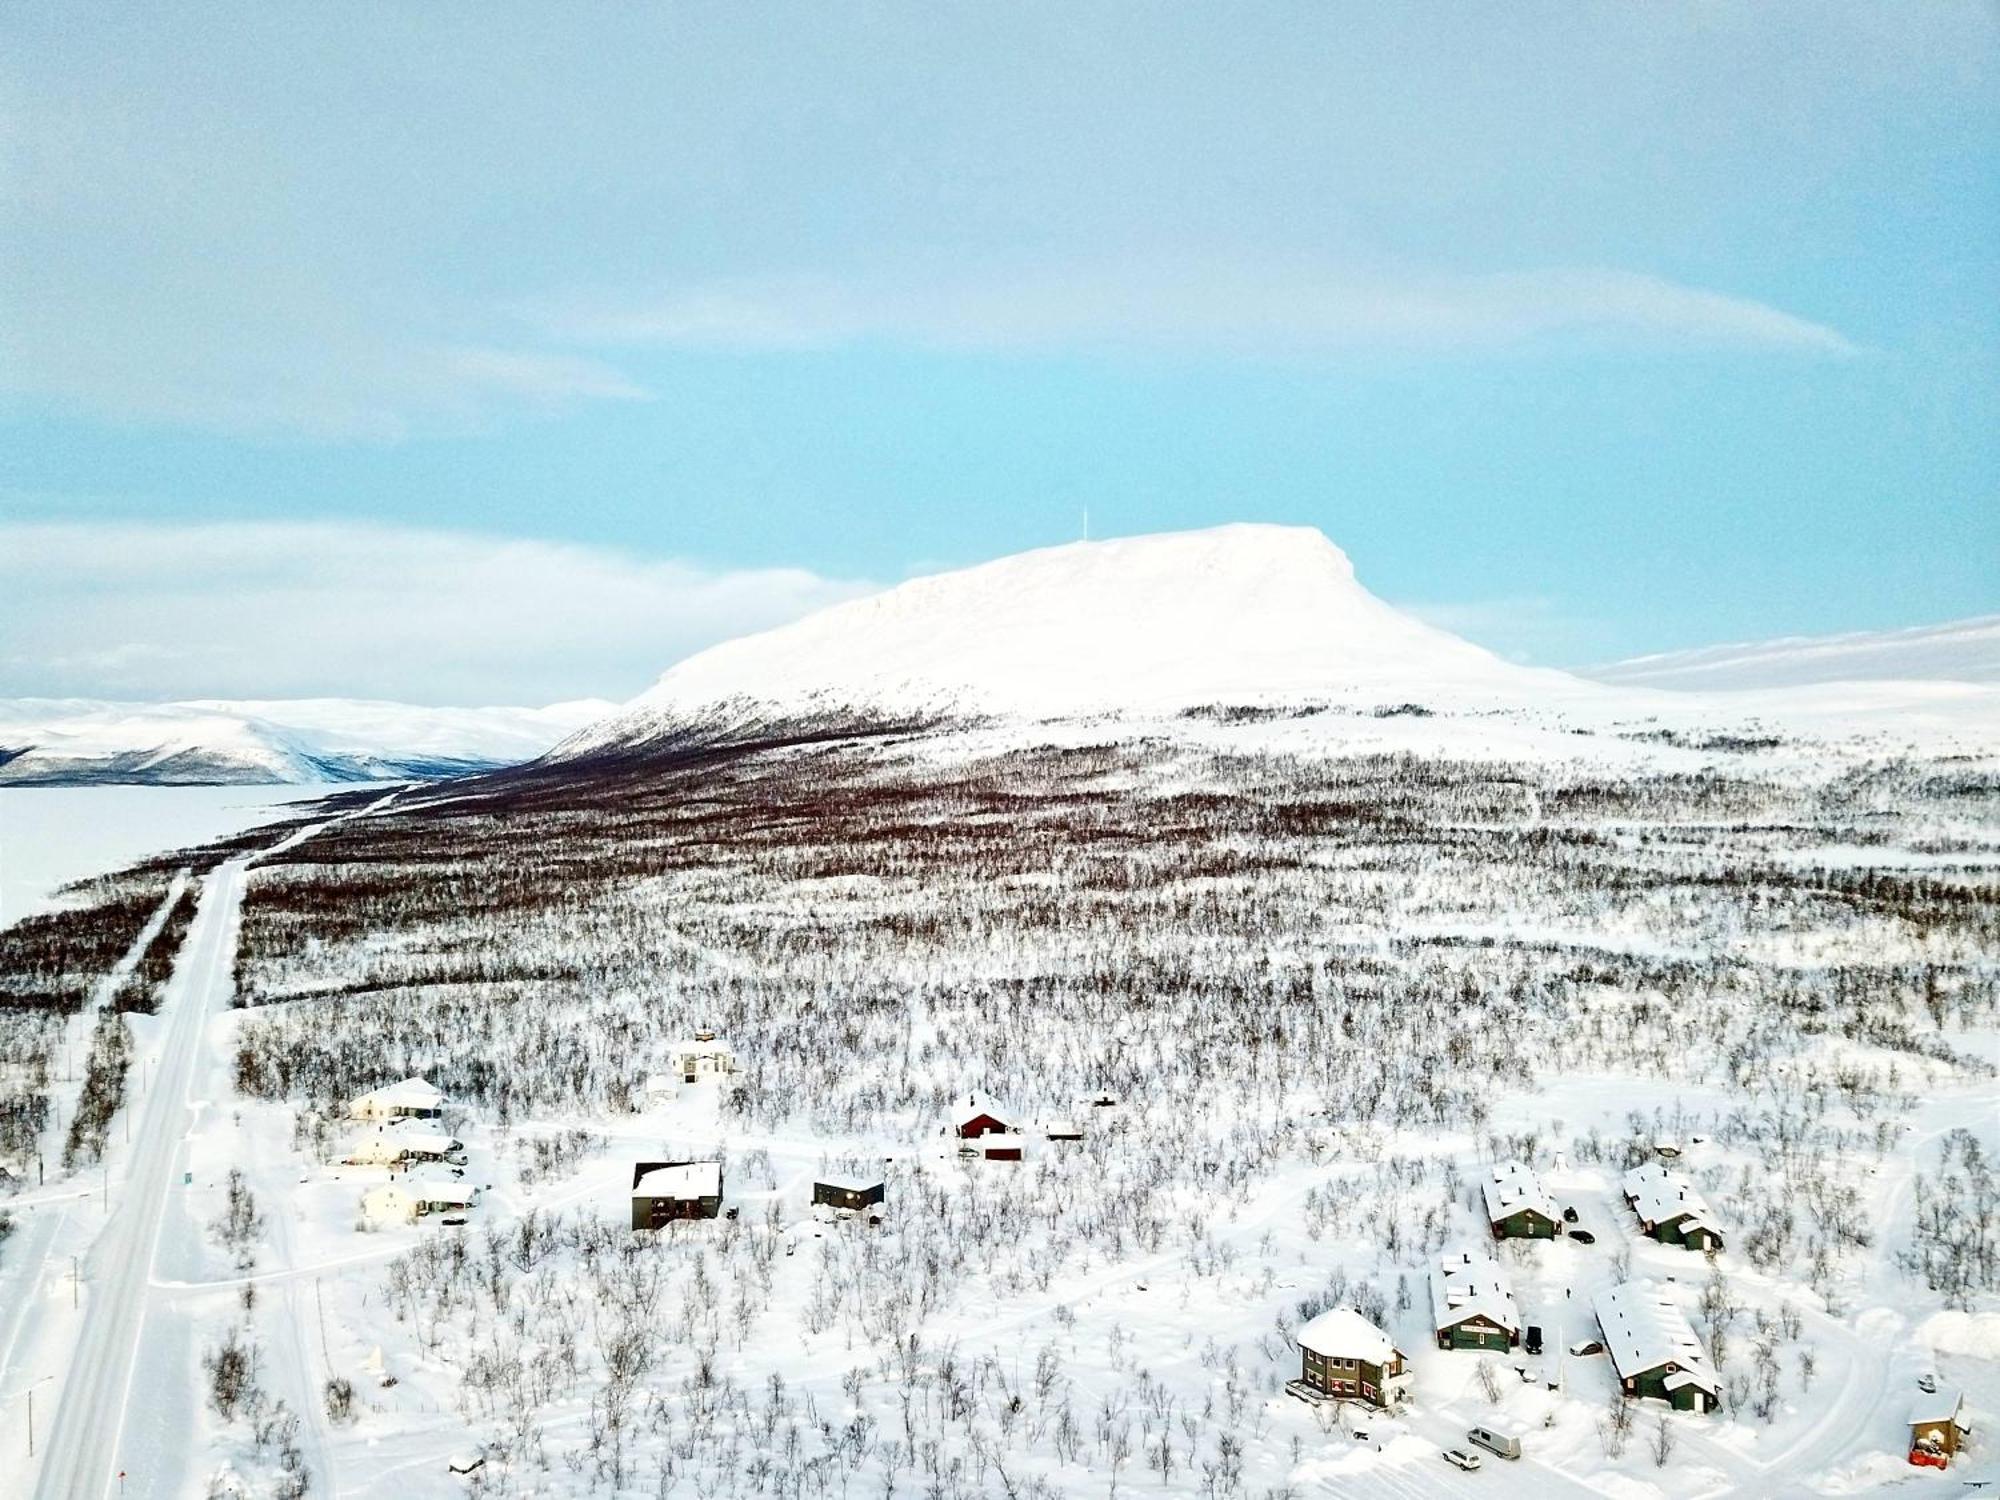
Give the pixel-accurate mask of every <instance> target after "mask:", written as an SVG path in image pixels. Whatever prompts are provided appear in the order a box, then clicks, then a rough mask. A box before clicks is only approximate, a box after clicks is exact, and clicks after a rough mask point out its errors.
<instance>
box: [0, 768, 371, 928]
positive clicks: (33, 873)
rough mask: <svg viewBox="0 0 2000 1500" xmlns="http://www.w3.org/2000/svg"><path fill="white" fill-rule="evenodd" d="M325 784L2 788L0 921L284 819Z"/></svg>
mask: <svg viewBox="0 0 2000 1500" xmlns="http://www.w3.org/2000/svg"><path fill="white" fill-rule="evenodd" d="M331 790H334V789H333V788H331V787H314V786H176V787H148V786H85V787H6V788H0V926H5V925H6V924H7V923H9V922H17V921H19V920H20V919H21V918H22V917H25V916H27V915H28V914H29V913H30V912H33V911H37V910H39V909H41V908H42V907H44V906H45V905H46V904H47V902H48V900H49V898H50V897H51V896H52V895H54V894H55V892H56V891H57V890H59V889H60V888H61V887H63V886H65V885H68V884H70V883H71V882H72V881H77V880H87V879H89V878H90V877H91V876H93V875H104V874H109V873H110V872H111V871H113V870H119V869H123V868H124V867H125V866H127V865H129V864H133V863H135V862H136V861H138V860H141V859H145V858H147V857H148V856H150V855H155V854H163V853H166V852H167V851H168V850H172V849H182V848H186V847H188V846H190V845H194V844H202V843H206V842H208V841H209V840H211V839H217V838H222V837H224V836H226V835H228V834H232V833H236V832H239V831H241V830H242V829H245V828H250V827H253V826H255V825H256V824H258V823H263V822H268V821H270V820H271V819H273V818H280V817H283V816H285V814H286V810H287V807H288V805H289V804H292V803H296V802H304V801H311V800H312V799H314V798H316V797H318V796H319V795H321V794H322V793H323V792H327V791H331Z"/></svg>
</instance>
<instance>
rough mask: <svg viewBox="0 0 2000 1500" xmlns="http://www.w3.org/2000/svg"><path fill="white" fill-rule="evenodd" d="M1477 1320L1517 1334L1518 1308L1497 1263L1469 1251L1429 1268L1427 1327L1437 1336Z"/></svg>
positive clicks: (1519, 1311) (1449, 1257)
mask: <svg viewBox="0 0 2000 1500" xmlns="http://www.w3.org/2000/svg"><path fill="white" fill-rule="evenodd" d="M1479 1317H1483V1318H1486V1319H1488V1320H1490V1321H1491V1322H1493V1323H1496V1324H1498V1325H1499V1326H1500V1327H1502V1328H1504V1329H1506V1330H1507V1331H1508V1332H1509V1333H1519V1332H1520V1331H1521V1309H1520V1306H1519V1305H1518V1304H1517V1303H1516V1302H1515V1301H1514V1290H1513V1288H1512V1287H1510V1286H1509V1285H1508V1284H1507V1278H1506V1276H1505V1275H1503V1274H1502V1272H1501V1270H1500V1267H1499V1265H1498V1263H1496V1262H1495V1261H1493V1260H1491V1259H1489V1258H1488V1257H1486V1256H1484V1255H1475V1254H1473V1253H1472V1252H1471V1251H1469V1250H1467V1251H1458V1252H1456V1253H1454V1254H1451V1255H1447V1256H1445V1257H1444V1258H1443V1259H1441V1260H1440V1261H1439V1262H1438V1263H1437V1264H1436V1265H1435V1266H1433V1267H1431V1326H1432V1327H1434V1328H1436V1329H1437V1330H1438V1331H1439V1332H1440V1333H1441V1332H1443V1331H1444V1330H1445V1329H1447V1328H1456V1327H1457V1326H1458V1325H1459V1324H1460V1323H1463V1322H1465V1321H1466V1319H1468V1318H1479Z"/></svg>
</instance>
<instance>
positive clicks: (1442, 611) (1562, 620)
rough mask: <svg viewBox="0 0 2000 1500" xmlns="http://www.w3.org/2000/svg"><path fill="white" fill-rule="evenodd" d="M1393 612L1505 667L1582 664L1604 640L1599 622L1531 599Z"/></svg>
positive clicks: (1411, 607) (1402, 604)
mask: <svg viewBox="0 0 2000 1500" xmlns="http://www.w3.org/2000/svg"><path fill="white" fill-rule="evenodd" d="M1398 607H1399V608H1402V609H1406V610H1408V611H1409V612H1410V613H1411V614H1413V615H1415V616H1416V617H1417V618H1418V619H1420V620H1423V621H1425V622H1426V623H1428V624H1431V625H1435V626H1437V628H1438V629H1440V630H1448V631H1450V632H1451V633H1452V634H1453V635H1459V636H1464V637H1465V638H1466V639H1467V640H1469V641H1473V642H1475V643H1476V644H1478V645H1481V646H1484V647H1485V648H1486V649H1487V650H1489V651H1492V652H1494V653H1496V654H1497V655H1500V656H1504V657H1506V658H1507V659H1508V660H1509V661H1518V662H1525V663H1531V664H1534V665H1538V666H1551V665H1559V664H1564V663H1569V662H1574V661H1577V660H1580V659H1583V658H1585V657H1587V656H1588V655H1589V654H1590V652H1591V651H1592V650H1593V649H1595V644H1596V643H1597V642H1599V641H1601V640H1602V639H1603V638H1604V625H1603V622H1602V621H1598V620H1591V619H1587V618H1585V617H1584V616H1582V615H1579V614H1577V613H1575V612H1574V611H1572V610H1571V609H1570V608H1568V607H1567V606H1565V605H1563V604H1561V603H1559V602H1558V601H1556V600H1554V599H1549V598H1545V597H1542V596H1540V595H1536V594H1509V595H1501V596H1498V597H1495V598H1491V599H1461V600H1455V601H1448V602H1439V603H1415V604H1412V603H1408V602H1405V601H1398Z"/></svg>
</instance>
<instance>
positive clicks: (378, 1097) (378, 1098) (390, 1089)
mask: <svg viewBox="0 0 2000 1500" xmlns="http://www.w3.org/2000/svg"><path fill="white" fill-rule="evenodd" d="M347 1113H348V1115H349V1117H350V1118H352V1119H356V1120H435V1119H436V1118H437V1117H438V1116H439V1115H441V1114H443V1113H444V1095H443V1094H442V1093H440V1092H439V1091H438V1090H437V1089H436V1088H434V1087H432V1086H431V1085H430V1084H429V1083H427V1082H425V1081H424V1080H423V1079H421V1078H405V1079H404V1080H403V1081H402V1082H401V1083H391V1084H387V1085H385V1086H384V1087H382V1088H379V1089H374V1090H371V1091H370V1092H368V1093H366V1094H362V1095H360V1096H359V1097H358V1098H355V1099H353V1100H350V1101H349V1103H348V1106H347Z"/></svg>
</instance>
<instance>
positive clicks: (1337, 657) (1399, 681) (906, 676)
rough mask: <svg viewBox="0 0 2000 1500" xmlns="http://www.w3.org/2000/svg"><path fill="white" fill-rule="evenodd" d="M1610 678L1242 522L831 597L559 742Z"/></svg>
mask: <svg viewBox="0 0 2000 1500" xmlns="http://www.w3.org/2000/svg"><path fill="white" fill-rule="evenodd" d="M1605 692H1606V690H1605V689H1603V688H1600V687H1596V686H1594V685H1592V684H1588V683H1585V682H1582V681H1580V680H1579V679H1577V678H1574V677H1570V676H1568V675H1566V674H1564V673H1560V672H1551V671H1543V670H1537V669H1533V668H1527V667H1521V666H1516V665H1513V664H1511V663H1509V662H1506V661H1503V660H1501V659H1500V658H1499V657H1497V656H1494V655H1493V654H1492V653H1491V652H1488V651H1486V650H1484V649H1482V648H1480V647H1478V646H1475V645H1473V644H1471V643H1470V642H1468V641H1464V640H1461V639H1459V638H1458V637H1457V636H1453V635H1450V634H1448V633H1446V632H1444V631H1442V630H1439V629H1436V628H1435V627H1433V626H1430V625H1426V624H1424V623H1423V622H1422V621H1420V620H1417V619H1415V618H1414V617H1412V616H1410V615H1407V614H1405V613H1403V612H1402V611H1400V610H1397V609H1395V608H1393V607H1391V606H1390V605H1388V604H1385V603H1383V601H1382V600H1380V599H1378V598H1376V597H1375V596H1374V595H1373V594H1371V593H1369V592H1368V590H1366V589H1365V588H1363V587H1362V586H1361V584H1360V583H1359V582H1357V581H1356V579H1355V576H1354V569H1353V567H1352V565H1351V564H1350V563H1349V562H1348V560H1347V557H1346V555H1345V554H1344V553H1342V552H1341V550H1340V549H1339V548H1338V547H1336V546H1334V544H1333V543H1332V542H1330V541H1328V540H1327V539H1326V537H1325V536H1323V535H1321V534H1320V533H1319V532H1318V531H1315V530H1312V529H1310V528H1302V527H1285V526H1257V525H1239V526H1225V527H1220V528H1217V529H1215V530H1211V531H1195V532H1177V533H1169V534H1165V535H1158V536H1143V537H1132V538H1128V539H1124V540H1119V541H1103V542H1076V543H1071V544H1069V545H1067V546H1061V547H1050V548H1046V549H1044V550H1041V551H1036V552H1026V553H1022V554H1019V555H1017V556H1013V557H1005V558H1001V559H1000V560H998V561H996V562H990V563H985V564H983V565H980V566H978V567H972V568H966V569H963V570H961V571H958V572H952V573H941V574H937V575H935V576H931V577H926V578H918V579H914V580H912V581H911V582H909V583H905V584H902V585H901V586H899V587H897V588H893V589H890V590H888V591H886V592H884V593H881V594H877V595H874V596H872V597H869V598H866V599H859V600H855V601H852V602H850V603H846V604H840V605H835V606H834V607H832V608H830V609H826V610H822V611H821V612H819V613H818V614H815V615H811V616H809V617H808V618H806V619H804V620H801V621H799V622H797V623H796V624H792V625H787V626H783V627H781V628H779V629H776V630H770V631H765V632H763V633H762V634H759V635H752V636H747V637H744V638H743V639H741V640H735V641H730V642H727V643H725V644H723V645H720V646H717V647H714V648H713V649H711V650H708V651H704V652H702V653H700V654H699V655H696V656H693V657H690V658H688V659H687V660H686V661H683V662H681V663H680V664H679V665H677V666H675V667H674V668H673V669H672V670H670V671H669V672H667V674H666V675H665V676H663V677H662V678H661V679H660V680H659V682H658V683H656V684H655V685H654V686H653V687H652V688H651V689H650V690H649V691H647V692H646V693H644V694H642V695H641V696H639V697H638V698H636V699H634V700H633V701H632V702H631V703H629V704H627V705H626V706H625V707H624V708H623V709H621V710H620V711H619V712H618V713H616V714H614V715H612V716H611V717H610V718H608V719H606V720H605V721H604V722H603V723H600V724H596V725H593V726H592V727H591V728H590V729H588V730H586V731H584V732H583V733H581V734H578V735H576V736H574V737H572V738H571V739H569V740H567V741H565V742H564V743H563V744H562V745H561V746H560V747H558V749H557V751H556V752H555V753H556V756H557V757H558V758H565V757H571V756H577V755H584V754H589V753H592V752H598V751H604V750H609V749H618V748H624V747H632V746H643V745H646V744H648V743H652V742H658V741H662V740H671V739H678V738H682V737H695V738H702V739H709V738H732V737H742V736H745V735H749V734H752V733H755V732H758V731H760V730H763V729H767V728H770V727H772V726H779V725H786V726H797V725H802V724H815V723H828V724H838V723H848V724H851V723H853V722H856V721H867V720H874V721H888V722H911V721H924V720H933V719H977V718H982V717H1025V718H1077V717H1090V716H1097V715H1127V714H1143V715H1155V716H1157V715H1161V714H1172V713H1175V712H1178V711H1182V710H1186V709H1192V708H1205V707H1214V708H1231V709H1238V708H1240V709H1252V710H1255V709H1270V708H1283V707H1287V706H1307V705H1327V706H1344V707H1354V708H1367V707H1371V706H1385V705H1398V704H1402V703H1405V702H1411V701H1415V702H1420V703H1423V704H1425V705H1426V706H1432V705H1437V706H1444V707H1450V708H1459V709H1471V708H1485V707H1501V706H1511V705H1519V704H1523V703H1530V702H1535V703H1540V702H1548V701H1551V700H1558V699H1575V698H1579V697H1582V698H1590V697H1592V696H1603V695H1604V694H1605Z"/></svg>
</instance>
